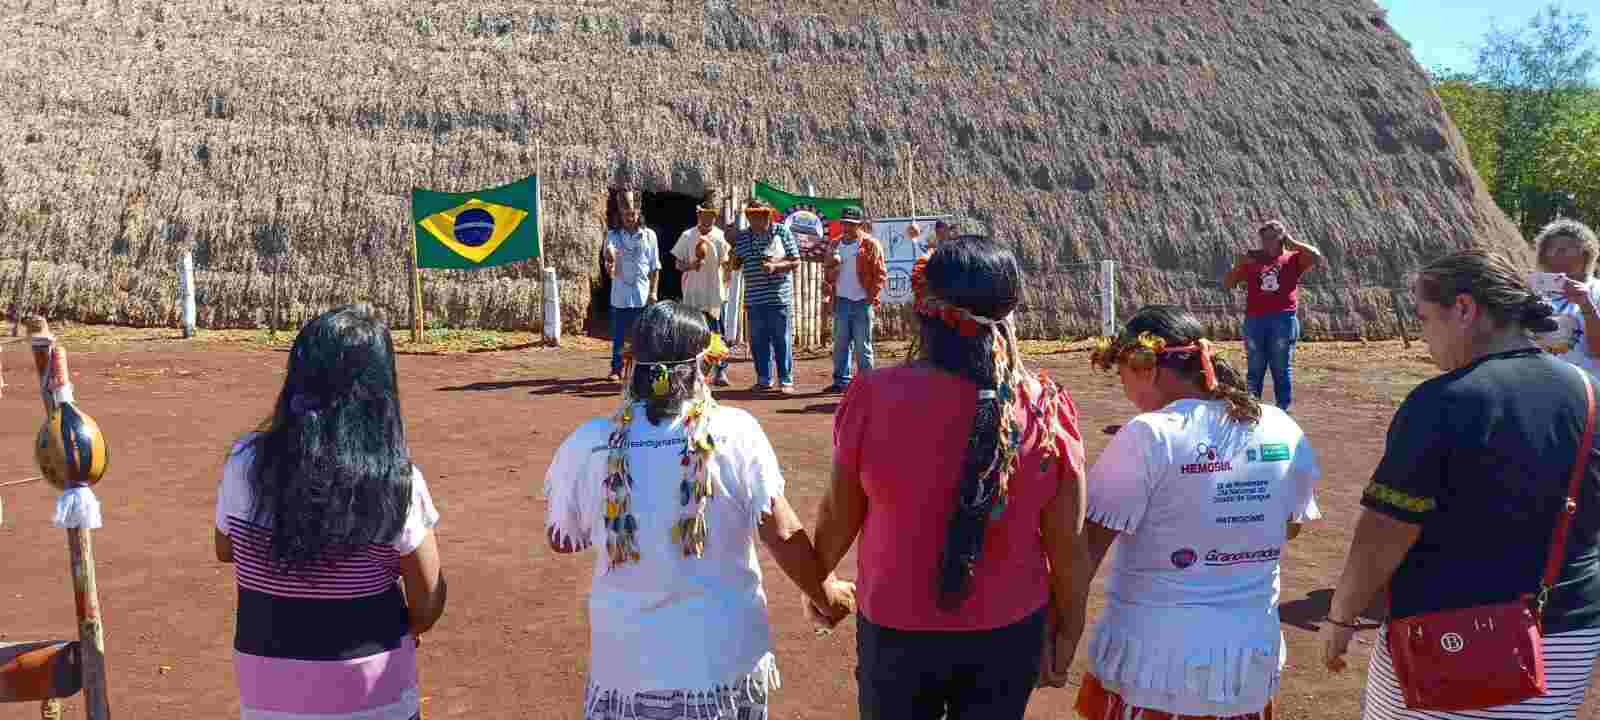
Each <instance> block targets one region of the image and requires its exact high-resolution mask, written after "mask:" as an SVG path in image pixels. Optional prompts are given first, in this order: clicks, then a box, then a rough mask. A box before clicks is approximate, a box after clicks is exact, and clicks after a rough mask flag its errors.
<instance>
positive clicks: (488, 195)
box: [411, 175, 542, 270]
mask: <svg viewBox="0 0 1600 720" xmlns="http://www.w3.org/2000/svg"><path fill="white" fill-rule="evenodd" d="M539 215H540V213H539V177H538V176H537V175H530V176H528V177H525V178H523V179H521V180H518V181H516V182H514V183H511V184H509V185H501V186H499V187H494V188H487V189H484V190H477V191H474V192H464V193H445V192H435V191H433V190H423V189H421V188H413V189H412V190H411V219H412V221H413V222H415V223H416V227H415V228H414V229H413V230H414V232H415V233H416V240H417V267H425V268H450V269H456V270H471V269H474V268H483V267H492V266H494V265H503V264H505V263H508V262H516V261H518V260H527V259H528V258H534V257H538V256H539V222H540V220H541V219H542V218H540V217H539Z"/></svg>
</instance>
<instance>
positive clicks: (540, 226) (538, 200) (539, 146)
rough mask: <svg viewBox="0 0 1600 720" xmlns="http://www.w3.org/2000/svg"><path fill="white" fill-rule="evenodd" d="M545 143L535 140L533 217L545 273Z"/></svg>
mask: <svg viewBox="0 0 1600 720" xmlns="http://www.w3.org/2000/svg"><path fill="white" fill-rule="evenodd" d="M543 174H544V143H543V142H541V141H540V140H539V139H538V138H534V140H533V177H534V181H533V219H534V222H535V225H534V226H533V227H534V230H535V231H536V233H535V237H536V238H538V243H539V272H540V274H541V275H542V274H543V273H544V178H543V177H541V176H542V175H543Z"/></svg>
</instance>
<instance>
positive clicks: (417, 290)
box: [411, 193, 423, 345]
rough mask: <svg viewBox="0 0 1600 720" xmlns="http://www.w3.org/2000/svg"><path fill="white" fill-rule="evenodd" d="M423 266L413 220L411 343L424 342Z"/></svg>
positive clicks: (413, 209) (413, 200)
mask: <svg viewBox="0 0 1600 720" xmlns="http://www.w3.org/2000/svg"><path fill="white" fill-rule="evenodd" d="M416 201H417V196H416V193H412V195H411V202H412V204H413V206H414V205H415V204H416ZM411 213H412V216H413V218H414V217H415V215H416V209H415V207H413V208H412V210H411ZM422 334H423V328H422V268H421V266H419V265H418V259H417V223H416V220H415V219H413V220H412V221H411V344H413V345H416V344H420V343H421V342H422V336H423V335H422Z"/></svg>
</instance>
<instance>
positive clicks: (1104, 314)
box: [1100, 260, 1117, 337]
mask: <svg viewBox="0 0 1600 720" xmlns="http://www.w3.org/2000/svg"><path fill="white" fill-rule="evenodd" d="M1100 334H1101V335H1105V336H1107V337H1110V336H1113V335H1116V334H1117V261H1115V260H1101V261H1100Z"/></svg>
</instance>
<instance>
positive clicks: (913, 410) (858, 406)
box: [816, 235, 1090, 720]
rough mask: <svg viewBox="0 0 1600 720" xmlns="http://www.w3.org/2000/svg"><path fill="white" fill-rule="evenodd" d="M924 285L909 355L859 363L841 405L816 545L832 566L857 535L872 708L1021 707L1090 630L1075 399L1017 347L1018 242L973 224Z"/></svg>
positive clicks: (941, 712)
mask: <svg viewBox="0 0 1600 720" xmlns="http://www.w3.org/2000/svg"><path fill="white" fill-rule="evenodd" d="M912 285H913V288H914V290H915V292H916V298H917V302H916V311H917V314H918V316H919V319H920V320H921V325H922V328H921V335H920V338H919V341H918V347H915V348H913V350H912V352H911V354H910V358H911V360H910V361H909V362H908V363H907V364H906V365H904V366H901V367H893V368H880V369H878V370H875V371H873V372H871V373H867V374H864V375H862V376H861V377H859V378H857V379H856V380H855V382H852V383H851V384H850V388H849V390H848V391H847V392H846V394H845V396H844V399H843V401H842V402H841V403H840V406H839V409H838V411H837V413H836V414H835V417H834V459H833V463H834V465H833V481H832V484H831V486H830V487H829V489H828V492H827V495H826V497H825V498H824V499H823V502H822V507H821V509H820V510H819V514H818V524H817V535H816V547H817V554H818V556H819V560H820V561H821V563H822V566H823V567H824V568H825V569H826V571H832V570H833V569H834V568H835V567H837V566H838V564H839V561H840V560H841V559H842V558H843V557H844V555H845V553H846V552H847V551H848V550H849V548H850V546H851V545H852V544H853V543H854V542H855V539H856V535H857V533H858V532H859V533H860V536H861V549H860V552H859V554H858V557H857V566H858V572H859V579H858V585H857V611H858V615H857V620H856V627H857V634H856V652H857V655H858V666H857V675H856V680H857V683H858V687H859V703H860V713H861V717H862V718H864V720H873V719H874V718H895V719H897V720H899V719H902V718H903V719H908V720H921V719H924V718H926V719H927V720H933V719H934V718H939V717H945V718H949V719H950V720H960V719H962V718H984V719H985V720H1010V719H1017V720H1020V718H1022V716H1023V713H1024V711H1025V709H1026V707H1027V704H1028V699H1029V697H1030V695H1031V694H1032V692H1033V689H1034V688H1035V687H1036V686H1038V685H1050V686H1054V687H1063V686H1064V685H1065V680H1066V673H1067V668H1068V666H1070V665H1071V664H1072V656H1073V652H1074V650H1075V649H1076V647H1077V644H1078V639H1079V637H1080V635H1081V634H1082V632H1083V626H1084V606H1085V601H1086V597H1087V595H1088V588H1089V579H1090V578H1089V574H1090V570H1089V564H1088V555H1087V542H1086V540H1085V537H1084V534H1083V533H1084V492H1085V490H1084V485H1083V475H1084V471H1083V440H1082V437H1081V436H1080V434H1079V431H1078V417H1077V415H1078V413H1077V408H1076V407H1075V406H1074V405H1073V402H1072V399H1071V398H1070V397H1069V396H1068V395H1067V393H1066V391H1065V390H1062V389H1061V388H1059V387H1057V386H1056V385H1055V383H1053V382H1051V381H1050V379H1049V378H1048V377H1044V376H1043V375H1042V374H1040V375H1039V376H1035V375H1034V374H1033V373H1030V372H1028V371H1027V370H1025V369H1024V368H1023V367H1022V365H1021V363H1020V357H1019V356H1018V352H1017V348H1016V340H1015V334H1014V331H1013V329H1012V327H1011V325H1010V321H1009V318H1010V315H1011V311H1012V309H1013V308H1015V307H1016V305H1017V301H1018V300H1019V299H1020V298H1021V296H1022V278H1021V273H1020V272H1019V271H1018V268H1017V264H1016V260H1015V258H1014V257H1013V256H1012V255H1011V253H1010V251H1008V250H1006V249H1005V248H1003V247H1001V246H999V245H998V244H995V243H992V242H990V241H989V240H988V239H987V238H984V237H981V236H972V235H967V236H963V237H961V238H958V239H956V240H954V241H952V242H949V243H944V244H941V245H940V246H939V248H938V250H936V251H934V252H933V253H932V254H931V255H930V256H929V257H927V258H925V259H922V260H919V261H918V262H917V265H916V270H915V271H914V272H913V275H912ZM1052 570H1053V572H1052ZM1047 640H1048V641H1049V642H1047Z"/></svg>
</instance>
